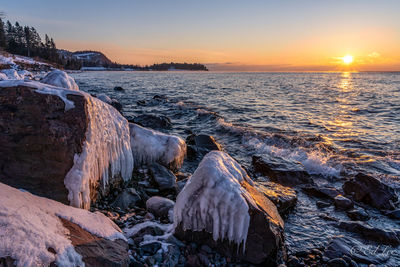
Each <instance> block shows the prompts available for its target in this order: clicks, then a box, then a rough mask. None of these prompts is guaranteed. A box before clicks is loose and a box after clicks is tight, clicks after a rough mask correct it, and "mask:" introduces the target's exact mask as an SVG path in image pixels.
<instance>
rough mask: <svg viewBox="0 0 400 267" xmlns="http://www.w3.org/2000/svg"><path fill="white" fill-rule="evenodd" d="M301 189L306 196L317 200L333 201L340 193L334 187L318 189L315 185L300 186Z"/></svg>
mask: <svg viewBox="0 0 400 267" xmlns="http://www.w3.org/2000/svg"><path fill="white" fill-rule="evenodd" d="M301 189H302V190H303V192H304V193H306V194H307V195H310V196H313V197H318V198H326V199H331V200H334V199H335V197H336V196H337V195H340V192H339V191H338V190H337V189H336V188H334V187H319V186H317V185H305V186H302V187H301Z"/></svg>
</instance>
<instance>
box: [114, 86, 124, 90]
mask: <svg viewBox="0 0 400 267" xmlns="http://www.w3.org/2000/svg"><path fill="white" fill-rule="evenodd" d="M114 91H124V88H122V87H121V86H115V87H114Z"/></svg>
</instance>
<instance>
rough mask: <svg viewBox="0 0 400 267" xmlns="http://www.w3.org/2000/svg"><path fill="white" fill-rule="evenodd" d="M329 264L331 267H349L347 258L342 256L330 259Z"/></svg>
mask: <svg viewBox="0 0 400 267" xmlns="http://www.w3.org/2000/svg"><path fill="white" fill-rule="evenodd" d="M328 266H329V267H347V266H348V264H347V262H346V261H345V260H343V259H342V258H336V259H332V260H330V261H328Z"/></svg>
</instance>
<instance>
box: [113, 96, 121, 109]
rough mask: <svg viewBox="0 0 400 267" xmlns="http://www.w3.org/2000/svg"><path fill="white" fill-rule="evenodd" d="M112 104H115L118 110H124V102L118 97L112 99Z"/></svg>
mask: <svg viewBox="0 0 400 267" xmlns="http://www.w3.org/2000/svg"><path fill="white" fill-rule="evenodd" d="M111 106H113V107H114V108H115V109H116V110H118V111H122V104H121V103H120V102H119V101H118V100H117V99H114V98H112V99H111Z"/></svg>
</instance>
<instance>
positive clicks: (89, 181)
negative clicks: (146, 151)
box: [0, 81, 133, 209]
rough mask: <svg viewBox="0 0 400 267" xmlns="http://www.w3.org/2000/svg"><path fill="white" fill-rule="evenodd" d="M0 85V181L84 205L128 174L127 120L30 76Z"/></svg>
mask: <svg viewBox="0 0 400 267" xmlns="http://www.w3.org/2000/svg"><path fill="white" fill-rule="evenodd" d="M1 87H2V88H1V89H0V143H1V144H2V145H1V146H0V182H2V183H6V184H8V185H11V186H13V187H16V188H23V189H25V190H27V191H29V192H31V193H33V194H36V195H39V196H43V197H47V198H51V199H54V200H57V201H60V202H62V203H65V204H67V203H70V204H71V205H74V206H76V207H84V208H86V209H89V207H90V203H91V202H95V201H96V200H97V198H98V197H99V196H106V195H107V194H108V193H109V192H110V191H111V189H113V188H117V187H119V186H120V184H121V183H122V181H123V180H127V179H130V178H131V175H132V169H133V158H132V153H131V152H130V150H131V147H130V142H129V138H130V136H129V126H128V123H127V122H126V120H125V119H124V118H123V117H122V116H121V115H120V114H119V113H118V112H117V111H115V109H113V108H111V107H109V106H108V105H105V104H104V103H103V102H101V101H99V100H98V99H96V98H93V97H91V96H90V95H88V94H85V93H83V92H79V91H71V90H65V89H62V88H58V89H55V88H54V87H51V86H48V85H45V84H41V83H39V82H35V81H29V82H24V81H6V82H3V83H2V85H1ZM89 130H90V135H89ZM85 151H87V152H85ZM75 162H76V163H75ZM89 166H90V167H89ZM93 166H96V168H94V167H93ZM111 170H112V171H111ZM67 188H68V189H67ZM68 196H69V197H70V199H69V200H68Z"/></svg>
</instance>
